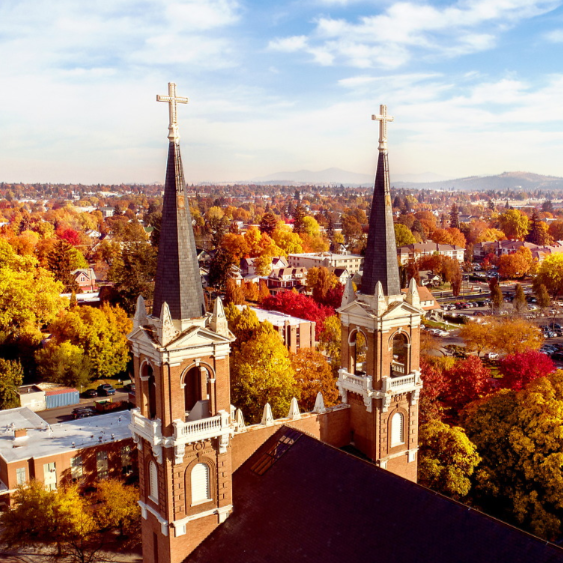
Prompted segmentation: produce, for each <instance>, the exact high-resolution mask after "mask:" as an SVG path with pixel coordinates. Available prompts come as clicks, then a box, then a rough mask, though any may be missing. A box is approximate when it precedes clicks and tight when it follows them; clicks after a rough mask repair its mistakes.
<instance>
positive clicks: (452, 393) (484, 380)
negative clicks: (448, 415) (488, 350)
mask: <svg viewBox="0 0 563 563" xmlns="http://www.w3.org/2000/svg"><path fill="white" fill-rule="evenodd" d="M444 375H445V379H446V389H445V390H444V393H443V396H444V402H445V403H446V404H447V406H449V407H451V408H453V409H454V411H459V410H460V409H462V408H463V407H464V406H466V405H467V404H468V403H470V402H471V401H475V400H476V399H480V398H481V397H483V396H485V395H487V394H488V393H489V392H490V390H491V388H490V381H489V380H490V378H491V372H490V370H489V369H488V368H487V367H485V366H484V365H483V362H481V360H480V359H479V358H478V357H477V356H469V357H468V358H466V359H464V360H458V361H457V362H456V363H455V364H454V366H453V367H452V368H450V369H448V370H446V371H445V374H444Z"/></svg>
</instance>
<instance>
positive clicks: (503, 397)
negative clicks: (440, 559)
mask: <svg viewBox="0 0 563 563" xmlns="http://www.w3.org/2000/svg"><path fill="white" fill-rule="evenodd" d="M462 422H463V426H464V428H465V430H466V432H467V435H468V437H469V439H470V440H471V441H472V442H473V443H474V444H475V445H476V446H477V450H478V452H479V454H480V456H481V458H482V462H481V465H480V468H479V470H478V471H477V474H476V487H477V491H476V492H477V493H478V495H477V496H476V499H477V500H478V501H479V503H480V504H481V506H482V507H483V508H484V509H485V510H486V511H487V512H489V513H492V514H493V515H495V516H498V517H501V518H503V519H508V520H509V521H511V522H514V523H516V524H518V525H520V526H522V527H523V528H524V529H526V530H528V531H531V532H532V533H534V534H536V535H538V536H541V537H544V538H546V539H552V540H553V539H554V538H556V537H558V536H560V534H561V531H562V519H563V507H562V504H561V499H562V498H563V479H562V477H561V466H562V465H563V453H562V452H563V434H562V433H561V428H562V427H563V372H562V371H557V372H555V373H553V374H550V375H548V376H547V377H540V378H538V379H536V380H534V381H532V382H531V383H530V384H529V385H528V386H527V387H526V388H525V389H524V390H522V391H518V392H515V391H511V390H502V391H499V392H498V393H495V394H494V395H492V396H491V397H488V398H487V399H484V400H482V401H479V402H477V403H475V404H473V405H470V407H468V409H467V411H466V413H465V415H464V418H463V421H462Z"/></svg>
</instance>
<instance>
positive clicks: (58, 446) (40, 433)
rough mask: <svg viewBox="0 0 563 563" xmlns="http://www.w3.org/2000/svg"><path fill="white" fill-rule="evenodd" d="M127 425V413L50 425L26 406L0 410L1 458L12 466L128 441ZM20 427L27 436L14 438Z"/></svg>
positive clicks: (129, 420)
mask: <svg viewBox="0 0 563 563" xmlns="http://www.w3.org/2000/svg"><path fill="white" fill-rule="evenodd" d="M130 422H131V413H130V412H129V411H120V412H113V413H108V414H100V415H96V416H91V417H89V418H81V419H78V420H71V421H69V422H60V423H58V424H50V425H49V424H47V423H46V422H45V421H44V420H43V419H42V418H41V417H40V416H39V415H37V414H36V413H34V412H33V411H31V410H30V409H28V408H27V407H20V408H17V409H8V410H5V411H0V456H2V458H4V460H6V462H7V463H12V462H14V461H21V460H25V459H29V458H32V457H33V458H36V459H37V458H41V457H45V456H52V455H57V454H61V453H63V452H67V451H70V450H73V449H81V448H87V447H90V446H97V445H98V444H100V443H104V442H110V441H118V440H124V439H126V438H131V430H129V423H130ZM22 428H25V429H26V430H27V436H26V437H22V438H17V439H14V430H18V429H22ZM112 436H113V439H112ZM100 438H101V440H100ZM73 444H74V445H73Z"/></svg>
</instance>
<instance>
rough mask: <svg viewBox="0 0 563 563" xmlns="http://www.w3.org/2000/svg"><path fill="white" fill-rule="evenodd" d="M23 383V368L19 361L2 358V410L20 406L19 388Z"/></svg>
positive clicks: (0, 388) (0, 392) (0, 367)
mask: <svg viewBox="0 0 563 563" xmlns="http://www.w3.org/2000/svg"><path fill="white" fill-rule="evenodd" d="M22 383H23V368H22V366H21V364H20V362H19V361H15V360H4V359H2V358H0V410H4V409H13V408H15V407H19V406H20V396H19V394H18V388H19V386H20V385H21V384H22Z"/></svg>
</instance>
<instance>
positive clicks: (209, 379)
mask: <svg viewBox="0 0 563 563" xmlns="http://www.w3.org/2000/svg"><path fill="white" fill-rule="evenodd" d="M168 90H169V92H168V93H169V95H168V96H158V97H157V100H158V101H165V102H168V103H169V104H170V106H169V107H170V126H169V135H168V139H169V147H168V165H167V169H166V183H165V188H164V202H163V214H162V227H161V234H160V244H159V253H158V265H157V274H156V282H155V292H154V305H153V310H152V315H149V314H148V313H147V310H146V307H145V302H144V300H143V298H142V297H139V299H138V301H137V310H136V313H135V319H134V326H133V331H132V332H131V334H130V335H129V340H130V341H131V344H132V350H133V357H134V368H135V384H136V389H137V407H138V408H137V409H135V410H134V411H133V412H132V422H131V430H132V432H133V437H134V439H135V441H136V443H137V445H138V449H139V477H140V502H139V503H140V505H141V510H142V541H143V561H144V563H179V562H180V561H183V560H184V559H185V557H186V554H188V553H190V552H191V551H192V550H193V549H194V548H195V547H196V546H197V545H198V544H199V543H201V541H202V540H203V539H205V537H206V536H207V535H208V534H209V533H210V532H211V531H212V530H213V529H214V528H215V527H217V526H218V525H219V524H220V523H221V522H223V521H224V520H225V519H226V518H227V517H228V516H229V514H230V513H231V510H232V486H231V474H232V471H231V444H230V441H231V440H230V439H231V436H232V433H233V425H232V422H231V416H230V383H229V351H230V343H231V342H232V341H233V339H234V338H233V336H232V334H231V333H230V332H229V329H228V327H227V320H226V318H225V312H224V310H223V305H222V303H221V300H220V299H217V300H216V302H215V305H214V310H213V313H206V311H205V303H204V298H203V291H202V287H201V278H200V274H199V267H198V262H197V257H196V249H195V241H194V235H193V230H192V219H191V214H190V208H189V205H188V199H187V197H186V194H185V190H184V188H185V184H184V173H183V168H182V160H181V157H180V142H179V139H180V137H179V134H178V124H177V120H176V104H177V103H187V101H188V100H187V99H186V98H180V97H177V96H176V85H175V84H169V85H168Z"/></svg>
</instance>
